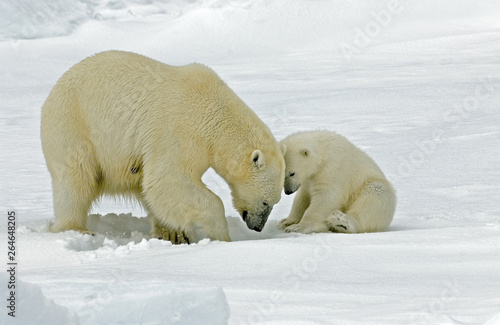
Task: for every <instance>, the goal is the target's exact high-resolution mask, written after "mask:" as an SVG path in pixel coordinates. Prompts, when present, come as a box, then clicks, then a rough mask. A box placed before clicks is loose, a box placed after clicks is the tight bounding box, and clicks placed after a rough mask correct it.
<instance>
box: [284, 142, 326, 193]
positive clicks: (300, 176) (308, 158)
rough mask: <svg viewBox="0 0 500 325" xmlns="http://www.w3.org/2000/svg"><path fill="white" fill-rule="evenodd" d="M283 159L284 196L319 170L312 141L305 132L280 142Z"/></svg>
mask: <svg viewBox="0 0 500 325" xmlns="http://www.w3.org/2000/svg"><path fill="white" fill-rule="evenodd" d="M280 146H281V150H282V151H283V153H284V157H285V165H286V168H285V184H284V189H285V194H286V195H290V194H292V193H295V192H296V191H297V190H298V189H299V187H300V185H301V184H302V183H304V182H305V181H306V180H308V179H310V178H311V177H313V176H314V175H315V174H316V173H317V172H318V170H319V168H320V167H319V163H320V161H319V159H318V155H317V153H316V152H315V151H316V150H315V148H316V146H315V142H314V139H313V138H311V137H310V134H308V133H307V132H301V133H295V134H292V135H290V136H288V137H286V138H285V139H283V140H281V142H280Z"/></svg>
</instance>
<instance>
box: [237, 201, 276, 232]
mask: <svg viewBox="0 0 500 325" xmlns="http://www.w3.org/2000/svg"><path fill="white" fill-rule="evenodd" d="M272 209H273V206H272V205H266V206H264V209H262V210H261V211H259V212H257V213H249V212H248V211H246V210H245V211H243V212H242V213H241V218H242V219H243V221H245V223H246V224H247V227H248V229H251V230H254V231H257V232H261V231H262V229H264V226H265V225H266V222H267V218H268V217H269V214H271V210H272Z"/></svg>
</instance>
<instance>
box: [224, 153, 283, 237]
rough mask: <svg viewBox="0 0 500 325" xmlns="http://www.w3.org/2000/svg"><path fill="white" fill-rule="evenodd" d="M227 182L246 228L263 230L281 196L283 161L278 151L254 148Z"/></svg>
mask: <svg viewBox="0 0 500 325" xmlns="http://www.w3.org/2000/svg"><path fill="white" fill-rule="evenodd" d="M240 174H241V175H240V176H239V177H236V178H235V179H234V181H233V182H232V183H233V184H230V187H231V194H232V196H233V204H234V207H235V208H236V210H238V212H239V213H240V215H241V217H242V218H243V221H245V222H246V224H247V227H248V228H249V229H252V230H255V231H259V232H260V231H262V229H263V228H264V225H265V224H266V221H267V218H268V216H269V214H270V213H271V210H272V209H273V206H274V205H275V204H276V203H278V201H279V200H280V198H281V189H282V188H283V180H284V177H285V161H284V159H283V155H282V153H281V152H280V151H279V150H275V151H265V152H262V151H260V150H254V151H253V152H252V153H251V154H250V155H249V156H248V160H247V162H246V164H245V165H244V166H243V168H242V170H241V173H240Z"/></svg>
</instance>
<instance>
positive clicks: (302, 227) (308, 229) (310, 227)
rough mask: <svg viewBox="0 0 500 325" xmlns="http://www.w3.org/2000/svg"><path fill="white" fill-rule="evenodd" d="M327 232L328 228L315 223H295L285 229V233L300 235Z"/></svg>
mask: <svg viewBox="0 0 500 325" xmlns="http://www.w3.org/2000/svg"><path fill="white" fill-rule="evenodd" d="M327 231H328V228H327V227H326V226H325V225H323V224H316V223H297V224H294V225H290V226H288V227H286V228H285V232H300V233H301V234H310V233H313V232H327Z"/></svg>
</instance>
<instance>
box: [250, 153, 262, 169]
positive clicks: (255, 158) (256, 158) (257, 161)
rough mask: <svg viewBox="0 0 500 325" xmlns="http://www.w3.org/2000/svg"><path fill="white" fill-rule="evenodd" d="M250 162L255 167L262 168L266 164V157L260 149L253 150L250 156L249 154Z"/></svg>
mask: <svg viewBox="0 0 500 325" xmlns="http://www.w3.org/2000/svg"><path fill="white" fill-rule="evenodd" d="M250 162H251V163H252V165H253V166H254V167H255V168H257V169H259V170H260V169H262V168H264V166H265V165H266V159H265V158H264V154H263V153H262V151H260V150H254V152H252V156H250Z"/></svg>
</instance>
